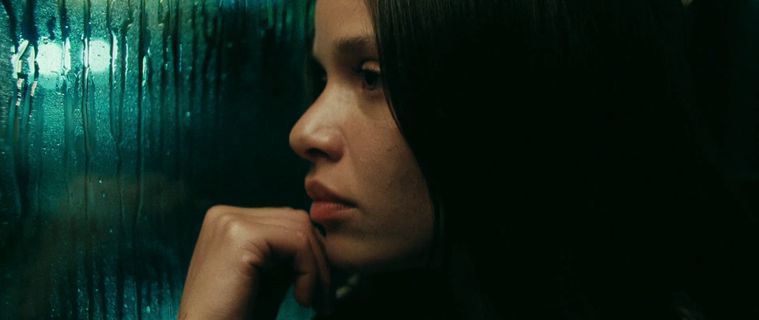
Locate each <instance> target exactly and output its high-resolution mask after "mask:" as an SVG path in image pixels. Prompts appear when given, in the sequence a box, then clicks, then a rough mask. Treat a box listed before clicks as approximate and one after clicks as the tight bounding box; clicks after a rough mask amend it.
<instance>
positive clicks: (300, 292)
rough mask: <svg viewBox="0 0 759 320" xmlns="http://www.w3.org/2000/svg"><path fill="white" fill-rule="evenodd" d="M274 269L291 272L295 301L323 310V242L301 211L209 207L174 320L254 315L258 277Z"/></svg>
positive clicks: (326, 293)
mask: <svg viewBox="0 0 759 320" xmlns="http://www.w3.org/2000/svg"><path fill="white" fill-rule="evenodd" d="M275 268H286V269H287V270H291V271H292V277H293V281H294V282H295V298H296V300H297V301H298V303H300V304H302V305H304V306H312V307H315V308H316V309H317V311H318V312H319V311H320V312H324V311H326V310H327V309H329V304H330V303H331V301H330V272H329V267H328V265H327V260H326V255H325V253H324V246H323V238H322V235H321V234H320V233H319V231H317V230H316V229H315V228H314V227H313V225H312V224H311V221H310V220H309V217H308V215H307V214H306V212H304V211H300V210H295V209H290V208H263V209H247V208H237V207H229V206H215V207H213V208H211V209H210V210H208V212H207V213H206V217H205V219H204V221H203V226H202V227H201V230H200V235H199V236H198V241H197V243H196V245H195V251H194V252H193V255H192V260H191V262H190V268H189V270H188V273H187V279H186V281H185V286H184V292H183V294H182V302H181V304H180V307H179V318H180V319H242V318H245V317H247V316H250V315H252V314H255V313H256V309H259V307H262V306H257V305H256V301H257V300H258V299H257V298H258V297H259V290H260V289H261V282H262V280H264V279H263V277H262V273H264V272H265V271H267V270H273V269H275ZM269 307H270V306H269ZM274 307H275V310H276V307H279V305H276V306H274Z"/></svg>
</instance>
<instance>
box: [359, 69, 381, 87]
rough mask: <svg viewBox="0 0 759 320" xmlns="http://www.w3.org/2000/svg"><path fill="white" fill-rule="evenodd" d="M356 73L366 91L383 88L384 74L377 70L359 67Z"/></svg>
mask: <svg viewBox="0 0 759 320" xmlns="http://www.w3.org/2000/svg"><path fill="white" fill-rule="evenodd" d="M354 72H355V73H356V74H357V75H358V76H359V77H360V78H361V85H362V87H363V89H364V90H366V91H375V90H378V89H381V87H382V73H381V72H379V71H377V70H372V69H369V68H366V67H364V66H363V65H361V66H359V67H358V68H356V70H354Z"/></svg>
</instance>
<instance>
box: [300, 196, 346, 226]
mask: <svg viewBox="0 0 759 320" xmlns="http://www.w3.org/2000/svg"><path fill="white" fill-rule="evenodd" d="M353 208H354V207H351V206H348V205H345V204H342V203H337V202H329V201H314V202H313V203H311V212H310V215H311V220H314V221H316V222H319V223H324V222H330V221H336V220H343V219H345V218H346V215H347V214H348V211H350V210H351V209H353Z"/></svg>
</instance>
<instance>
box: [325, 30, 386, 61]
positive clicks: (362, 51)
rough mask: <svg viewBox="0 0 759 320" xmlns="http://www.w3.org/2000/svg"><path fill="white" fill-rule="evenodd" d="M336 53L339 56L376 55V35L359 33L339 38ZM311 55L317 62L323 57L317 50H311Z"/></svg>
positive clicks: (336, 42) (335, 46) (335, 45)
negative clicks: (316, 52) (317, 53)
mask: <svg viewBox="0 0 759 320" xmlns="http://www.w3.org/2000/svg"><path fill="white" fill-rule="evenodd" d="M333 47H334V53H335V54H336V55H337V56H342V57H345V56H360V55H364V56H366V55H376V49H375V44H374V37H372V36H370V35H359V36H351V37H345V38H339V39H337V40H336V41H335V44H334V46H333ZM311 56H312V57H313V58H314V60H316V61H317V62H321V59H319V57H318V56H317V55H316V54H315V51H314V50H313V49H312V50H311Z"/></svg>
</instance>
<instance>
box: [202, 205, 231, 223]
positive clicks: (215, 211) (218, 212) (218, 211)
mask: <svg viewBox="0 0 759 320" xmlns="http://www.w3.org/2000/svg"><path fill="white" fill-rule="evenodd" d="M227 213H229V207H227V206H224V205H215V206H213V207H211V208H209V209H208V210H207V211H206V216H205V221H206V222H213V221H216V220H217V219H218V218H219V217H220V216H224V215H225V214H227Z"/></svg>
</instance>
